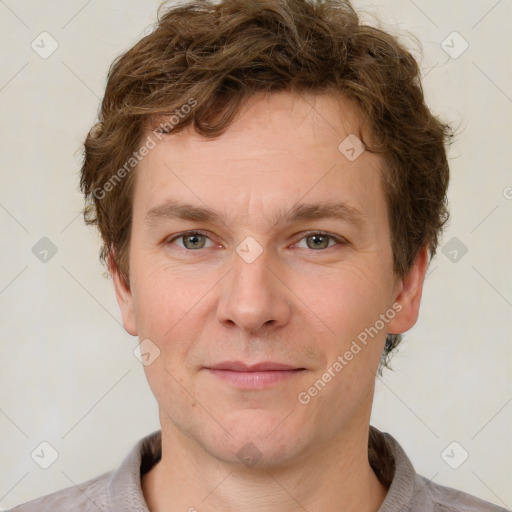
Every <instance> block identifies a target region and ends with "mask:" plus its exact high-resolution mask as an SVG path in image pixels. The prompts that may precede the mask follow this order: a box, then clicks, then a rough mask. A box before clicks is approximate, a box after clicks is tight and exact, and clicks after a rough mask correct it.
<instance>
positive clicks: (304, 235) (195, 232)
mask: <svg viewBox="0 0 512 512" xmlns="http://www.w3.org/2000/svg"><path fill="white" fill-rule="evenodd" d="M191 235H202V236H204V237H206V238H208V239H209V240H210V241H211V242H213V243H216V242H214V241H213V240H212V239H211V237H210V236H209V235H208V232H206V231H202V230H198V229H193V230H190V231H183V232H181V233H177V234H175V235H172V238H166V239H165V241H164V244H165V245H167V244H170V243H172V242H174V241H175V240H178V239H179V238H183V237H185V236H191ZM300 235H301V236H300V238H299V239H298V240H297V241H296V242H295V243H298V242H300V241H302V240H303V239H304V238H307V237H308V236H311V235H320V236H325V237H329V238H332V239H333V240H334V241H335V242H336V244H337V245H346V244H348V241H347V240H346V239H345V238H344V237H342V236H339V235H333V234H331V233H328V232H327V231H323V230H321V229H317V230H314V229H313V230H310V231H305V232H302V233H300ZM331 247H333V246H331ZM331 247H327V249H330V248H331ZM185 250H186V251H189V252H193V249H186V248H185ZM325 250H326V249H322V250H319V251H316V252H322V251H325Z"/></svg>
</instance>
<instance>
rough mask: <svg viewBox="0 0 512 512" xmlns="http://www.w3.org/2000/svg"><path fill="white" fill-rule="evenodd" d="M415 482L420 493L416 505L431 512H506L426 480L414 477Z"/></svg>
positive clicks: (418, 476) (463, 493)
mask: <svg viewBox="0 0 512 512" xmlns="http://www.w3.org/2000/svg"><path fill="white" fill-rule="evenodd" d="M416 482H417V485H418V487H419V488H421V491H420V492H419V493H418V495H417V498H418V500H417V502H418V505H419V504H422V505H424V508H418V509H417V510H421V511H423V510H425V511H427V510H428V511H432V512H507V509H505V508H503V507H499V506H498V505H493V504H492V503H489V502H488V501H484V500H482V499H480V498H477V497H476V496H473V495H471V494H468V493H465V492H462V491H459V490H457V489H453V488H451V487H445V486H443V485H439V484H436V483H434V482H432V481H431V480H428V479H427V478H425V477H423V476H421V475H416Z"/></svg>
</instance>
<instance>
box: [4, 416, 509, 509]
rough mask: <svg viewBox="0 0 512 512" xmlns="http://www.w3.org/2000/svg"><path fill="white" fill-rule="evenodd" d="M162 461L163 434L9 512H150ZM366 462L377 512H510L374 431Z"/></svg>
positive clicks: (369, 443) (385, 435)
mask: <svg viewBox="0 0 512 512" xmlns="http://www.w3.org/2000/svg"><path fill="white" fill-rule="evenodd" d="M160 458H161V431H160V430H158V431H156V432H153V433H152V434H149V435H148V436H146V437H144V438H143V439H141V440H140V441H139V442H138V443H137V444H136V445H135V446H134V447H133V449H132V450H131V451H130V453H129V454H128V455H127V456H126V458H125V459H124V461H123V462H122V464H121V466H120V467H119V468H118V469H117V470H114V471H109V472H107V473H104V474H102V475H100V476H97V477H95V478H93V479H91V480H88V481H86V482H84V483H83V484H81V485H79V486H77V487H75V486H72V487H68V488H66V489H63V490H60V491H57V492H54V493H52V494H48V495H46V496H43V497H41V498H37V499H35V500H32V501H29V502H28V503H25V504H23V505H19V506H17V507H15V508H13V509H11V512H36V511H37V512H70V511H80V512H98V511H101V512H149V509H148V507H147V504H146V502H145V500H144V495H143V493H142V487H141V475H143V474H144V473H146V472H147V471H149V470H150V469H151V468H152V467H153V466H154V465H155V464H156V463H157V462H158V461H159V460H160ZM368 458H369V461H370V465H371V466H372V469H373V470H374V472H375V474H376V475H377V477H378V478H379V479H380V480H381V482H382V483H383V484H384V485H385V486H386V487H387V488H388V493H387V495H386V498H385V500H384V502H383V503H382V505H381V507H380V508H379V512H506V509H504V508H501V507H498V506H496V505H492V504H491V503H488V502H486V501H483V500H481V499H479V498H476V497H474V496H471V495H470V494H467V493H464V492H462V491H458V490H456V489H452V488H449V487H444V486H442V485H438V484H436V483H434V482H432V481H430V480H428V479H427V478H425V477H423V476H421V475H418V474H417V473H416V471H415V470H414V468H413V466H412V464H411V462H410V460H409V459H408V457H407V455H406V454H405V452H404V450H403V449H402V447H401V446H400V445H399V443H398V441H396V439H395V438H394V437H392V436H391V435H390V434H387V433H383V432H380V431H379V430H377V429H376V428H375V427H373V426H371V425H370V435H369V440H368Z"/></svg>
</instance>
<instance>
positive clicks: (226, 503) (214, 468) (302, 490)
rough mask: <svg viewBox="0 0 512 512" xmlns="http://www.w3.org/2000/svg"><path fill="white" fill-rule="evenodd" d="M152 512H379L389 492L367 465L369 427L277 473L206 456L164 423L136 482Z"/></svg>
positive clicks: (349, 433) (320, 447)
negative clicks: (153, 458) (154, 458)
mask: <svg viewBox="0 0 512 512" xmlns="http://www.w3.org/2000/svg"><path fill="white" fill-rule="evenodd" d="M142 490H143V493H144V497H145V499H146V502H147V504H148V508H149V509H150V511H151V512H177V511H184V510H186V511H191V512H193V511H195V510H197V511H201V512H203V511H204V512H206V511H208V512H216V511H230V510H233V511H235V510H244V511H245V512H253V511H258V512H278V511H279V512H291V511H296V510H298V509H302V510H308V511H310V512H314V511H320V510H326V509H327V510H339V511H340V512H342V511H343V512H351V511H358V512H377V511H378V510H379V508H380V506H381V504H382V502H383V501H384V498H385V496H386V493H387V489H386V487H385V486H384V485H383V484H382V483H381V482H380V481H379V480H378V478H377V477H376V475H375V473H374V472H373V470H372V469H371V467H370V464H369V462H368V426H367V424H366V428H358V429H352V430H351V431H346V432H343V433H342V434H340V435H339V436H338V437H337V438H336V439H332V438H331V439H329V441H328V443H327V444H326V445H318V446H316V447H315V448H314V449H313V450H311V452H310V453H308V454H307V455H304V456H303V457H302V458H301V459H300V460H294V461H292V462H290V463H289V464H288V465H286V466H283V465H280V466H279V467H266V468H257V466H253V467H251V468H247V467H244V466H242V467H240V465H233V464H229V463H225V462H224V461H220V460H219V459H217V458H215V457H212V456H211V455H209V454H205V452H204V450H203V449H202V447H200V446H199V445H198V444H197V443H196V442H195V441H194V440H192V439H191V438H190V437H187V436H184V435H183V434H182V433H181V432H180V431H178V430H177V429H176V428H175V427H174V426H173V425H170V424H168V423H167V424H166V423H162V459H161V460H160V462H159V463H158V464H156V465H155V466H154V467H153V468H152V469H151V470H150V471H149V472H148V473H146V474H145V475H144V476H143V478H142Z"/></svg>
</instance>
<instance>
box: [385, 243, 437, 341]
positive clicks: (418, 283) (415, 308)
mask: <svg viewBox="0 0 512 512" xmlns="http://www.w3.org/2000/svg"><path fill="white" fill-rule="evenodd" d="M428 259H429V258H428V250H427V247H426V246H425V247H422V248H421V249H420V250H419V252H418V255H417V256H416V259H415V260H414V263H413V265H412V266H411V268H410V269H409V271H408V272H407V274H406V275H405V276H404V277H403V278H402V279H400V280H399V281H398V283H397V289H396V292H395V299H394V301H393V304H400V306H401V309H400V310H399V309H398V308H397V309H396V310H397V312H398V313H397V314H396V316H395V317H394V318H393V319H392V320H391V321H390V322H389V323H388V332H389V334H401V333H404V332H406V331H408V330H409V329H410V328H411V327H412V326H413V325H414V324H415V323H416V320H418V314H419V311H420V302H421V294H422V291H423V281H424V279H425V274H426V272H427V268H428Z"/></svg>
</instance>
